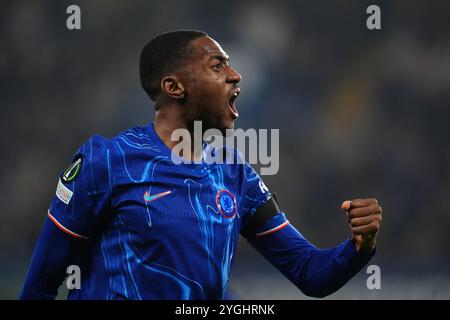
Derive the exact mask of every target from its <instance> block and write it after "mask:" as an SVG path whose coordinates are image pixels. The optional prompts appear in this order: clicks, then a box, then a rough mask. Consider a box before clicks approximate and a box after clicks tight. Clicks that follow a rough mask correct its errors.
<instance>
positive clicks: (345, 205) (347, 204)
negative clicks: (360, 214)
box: [341, 200, 351, 211]
mask: <svg viewBox="0 0 450 320" xmlns="http://www.w3.org/2000/svg"><path fill="white" fill-rule="evenodd" d="M350 204H351V201H350V200H346V201H344V202H342V205H341V209H342V210H344V211H348V210H350Z"/></svg>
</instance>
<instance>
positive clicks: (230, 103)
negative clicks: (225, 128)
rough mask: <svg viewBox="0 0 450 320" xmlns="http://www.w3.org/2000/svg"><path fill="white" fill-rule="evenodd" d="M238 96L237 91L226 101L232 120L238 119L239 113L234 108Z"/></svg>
mask: <svg viewBox="0 0 450 320" xmlns="http://www.w3.org/2000/svg"><path fill="white" fill-rule="evenodd" d="M238 95H239V91H236V92H235V93H233V95H232V96H231V97H230V100H228V107H229V108H230V111H231V115H232V117H233V119H237V118H238V117H239V113H238V111H237V108H236V98H237V97H238Z"/></svg>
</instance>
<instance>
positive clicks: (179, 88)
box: [161, 75, 186, 100]
mask: <svg viewBox="0 0 450 320" xmlns="http://www.w3.org/2000/svg"><path fill="white" fill-rule="evenodd" d="M161 92H164V93H165V94H166V95H168V96H169V97H171V98H173V99H177V100H180V99H183V98H184V97H185V95H186V91H185V89H184V86H183V83H182V82H181V79H180V78H179V77H177V76H175V75H171V76H166V77H164V78H162V79H161Z"/></svg>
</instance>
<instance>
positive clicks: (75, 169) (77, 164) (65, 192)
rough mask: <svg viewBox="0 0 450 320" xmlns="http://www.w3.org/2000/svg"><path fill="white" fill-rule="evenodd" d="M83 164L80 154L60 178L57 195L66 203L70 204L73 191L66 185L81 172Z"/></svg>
mask: <svg viewBox="0 0 450 320" xmlns="http://www.w3.org/2000/svg"><path fill="white" fill-rule="evenodd" d="M82 164H83V158H82V157H81V156H78V157H77V158H76V159H75V161H74V162H73V163H72V164H71V165H70V166H69V167H68V168H67V169H66V171H64V173H63V174H62V176H61V177H60V178H59V180H58V186H57V187H56V196H57V197H58V199H59V200H61V201H62V202H64V203H65V204H69V202H70V199H72V195H73V191H72V190H70V189H69V188H68V187H66V186H65V185H64V183H66V184H68V183H71V182H73V181H74V180H75V179H76V178H77V177H78V175H79V174H80V172H81V165H82Z"/></svg>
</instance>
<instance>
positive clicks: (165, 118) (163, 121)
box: [154, 105, 202, 161]
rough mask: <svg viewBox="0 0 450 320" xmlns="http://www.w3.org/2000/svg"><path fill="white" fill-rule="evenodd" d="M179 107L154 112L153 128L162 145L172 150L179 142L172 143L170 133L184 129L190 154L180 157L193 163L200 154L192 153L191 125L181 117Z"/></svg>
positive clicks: (192, 134)
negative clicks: (188, 135) (187, 132)
mask: <svg viewBox="0 0 450 320" xmlns="http://www.w3.org/2000/svg"><path fill="white" fill-rule="evenodd" d="M179 108H180V107H179V106H177V105H168V106H164V108H161V109H159V110H158V111H156V115H155V121H154V127H155V131H156V133H157V135H158V136H159V138H160V139H161V140H162V141H163V142H164V144H165V145H166V146H167V147H168V148H169V149H170V150H172V149H173V148H174V147H175V146H176V145H177V144H178V143H180V141H172V139H171V137H172V133H173V132H174V131H175V130H176V129H186V130H188V131H189V133H190V139H191V141H190V142H191V152H190V154H187V155H185V154H183V155H182V157H183V158H186V159H187V160H190V161H194V160H195V159H197V160H198V158H199V157H200V159H201V157H202V153H201V152H200V153H197V155H196V154H195V152H194V146H195V144H194V132H193V123H190V122H189V121H186V119H185V118H184V117H183V114H182V113H181V112H180V109H179Z"/></svg>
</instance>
